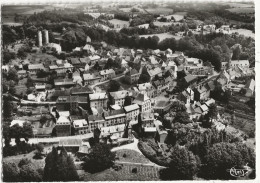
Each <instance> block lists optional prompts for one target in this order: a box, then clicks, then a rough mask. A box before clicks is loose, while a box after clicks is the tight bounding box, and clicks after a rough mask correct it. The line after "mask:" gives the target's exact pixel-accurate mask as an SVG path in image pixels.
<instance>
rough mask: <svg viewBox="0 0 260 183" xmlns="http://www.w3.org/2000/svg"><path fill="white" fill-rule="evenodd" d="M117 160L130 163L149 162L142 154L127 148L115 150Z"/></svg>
mask: <svg viewBox="0 0 260 183" xmlns="http://www.w3.org/2000/svg"><path fill="white" fill-rule="evenodd" d="M115 152H116V155H117V157H118V158H119V160H118V161H122V162H132V163H149V160H148V159H147V158H146V157H145V156H144V155H142V154H140V153H138V152H136V151H134V150H129V149H122V150H118V151H115Z"/></svg>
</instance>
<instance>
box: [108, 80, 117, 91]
mask: <svg viewBox="0 0 260 183" xmlns="http://www.w3.org/2000/svg"><path fill="white" fill-rule="evenodd" d="M119 89H120V83H119V82H118V81H116V80H110V81H109V84H108V87H107V91H108V92H115V91H118V90H119Z"/></svg>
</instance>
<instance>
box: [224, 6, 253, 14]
mask: <svg viewBox="0 0 260 183" xmlns="http://www.w3.org/2000/svg"><path fill="white" fill-rule="evenodd" d="M227 10H228V11H230V12H232V13H254V12H255V9H254V8H252V7H245V8H230V9H227Z"/></svg>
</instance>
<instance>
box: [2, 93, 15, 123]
mask: <svg viewBox="0 0 260 183" xmlns="http://www.w3.org/2000/svg"><path fill="white" fill-rule="evenodd" d="M13 110H14V109H13V105H12V103H11V101H10V100H8V99H6V98H5V97H4V101H3V117H4V119H8V118H10V117H12V115H13Z"/></svg>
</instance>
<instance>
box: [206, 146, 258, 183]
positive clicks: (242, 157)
mask: <svg viewBox="0 0 260 183" xmlns="http://www.w3.org/2000/svg"><path fill="white" fill-rule="evenodd" d="M246 165H247V166H249V167H251V168H252V169H255V153H254V151H253V149H250V148H248V147H247V146H246V145H245V144H242V143H225V142H223V143H216V144H214V145H213V146H212V147H210V148H209V149H208V151H207V154H206V156H205V166H204V167H203V168H202V169H203V172H202V173H203V174H205V175H204V176H206V177H208V178H210V179H225V180H227V179H233V178H234V177H231V175H230V173H229V171H227V170H229V169H230V168H232V167H235V168H243V166H246ZM243 169H244V168H243ZM248 173H251V172H248Z"/></svg>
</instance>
